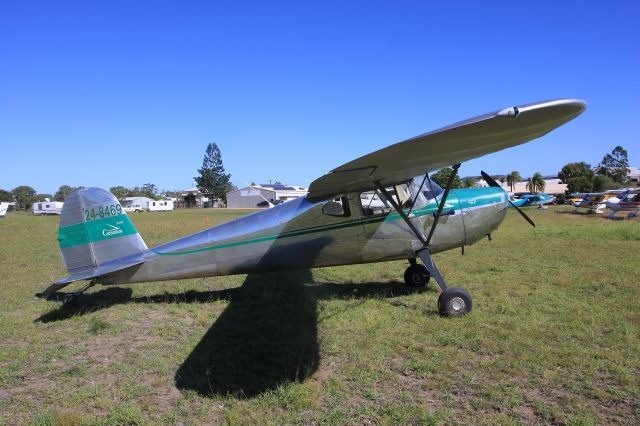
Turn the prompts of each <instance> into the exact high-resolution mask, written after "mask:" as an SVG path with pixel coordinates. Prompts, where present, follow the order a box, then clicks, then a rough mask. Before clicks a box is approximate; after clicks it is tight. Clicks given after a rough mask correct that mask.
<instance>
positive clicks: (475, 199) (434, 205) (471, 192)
mask: <svg viewBox="0 0 640 426" xmlns="http://www.w3.org/2000/svg"><path fill="white" fill-rule="evenodd" d="M503 193H504V191H502V190H500V189H498V190H496V189H494V188H466V189H459V190H456V195H458V199H459V200H460V204H458V203H456V202H453V203H449V202H447V203H445V207H444V209H443V213H446V212H450V211H452V210H453V211H460V208H456V207H458V206H460V205H461V206H462V208H478V207H482V206H486V205H490V204H495V203H496V202H501V201H502V198H501V197H496V195H500V194H503ZM460 195H462V196H460ZM439 202H440V199H435V200H432V201H431V202H430V203H429V204H428V205H427V206H425V207H423V208H421V209H417V210H413V211H412V212H411V213H412V215H415V216H416V217H421V216H424V215H428V214H433V213H436V212H437V211H438V203H439ZM452 205H453V207H452ZM404 211H405V213H406V212H408V210H404ZM401 218H402V217H401V216H400V214H399V213H397V212H393V213H389V214H388V215H386V216H374V217H364V218H360V219H353V220H348V221H344V222H339V223H332V224H327V225H319V226H312V227H308V228H301V229H296V230H292V231H286V232H281V233H278V234H272V235H265V236H263V237H256V238H252V239H248V240H244V241H236V242H233V243H227V244H220V245H214V246H209V247H202V248H198V249H192V250H182V251H173V252H159V251H156V250H155V249H150V251H152V252H153V253H155V254H158V255H161V256H177V255H183V254H191V253H198V252H202V251H209V250H219V249H224V248H230V247H238V246H243V245H247V244H254V243H262V242H266V241H274V240H278V239H281V238H288V237H297V236H300V235H306V234H313V233H316V232H324V231H331V230H334V229H342V228H348V227H352V226H359V225H368V224H371V223H377V222H387V221H394V220H398V219H401Z"/></svg>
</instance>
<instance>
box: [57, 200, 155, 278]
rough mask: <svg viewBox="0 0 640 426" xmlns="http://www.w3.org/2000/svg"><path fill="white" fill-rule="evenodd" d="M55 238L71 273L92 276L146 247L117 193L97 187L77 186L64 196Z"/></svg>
mask: <svg viewBox="0 0 640 426" xmlns="http://www.w3.org/2000/svg"><path fill="white" fill-rule="evenodd" d="M58 241H59V243H60V251H61V252H62V258H63V260H64V264H65V266H66V268H67V270H68V271H69V274H71V276H72V277H74V276H78V277H80V276H91V275H93V276H95V275H96V274H98V273H99V271H100V270H104V269H107V268H103V267H104V266H106V265H109V264H113V263H120V262H121V261H122V262H123V263H125V262H128V261H131V260H132V259H136V258H141V255H142V254H143V253H144V252H145V251H146V250H147V245H146V244H145V243H144V241H143V240H142V238H141V237H140V234H138V231H137V230H136V228H135V226H134V225H133V223H132V222H131V220H130V219H129V217H128V216H127V213H125V211H124V210H123V209H122V206H121V205H120V203H119V202H118V200H117V199H116V197H114V196H113V194H111V193H110V192H108V191H105V190H104V189H100V188H86V189H80V190H78V191H75V192H73V193H71V194H69V196H67V198H66V200H65V202H64V206H63V208H62V215H61V217H60V228H59V233H58ZM114 266H115V265H114ZM72 277H70V278H72ZM81 279H83V278H81Z"/></svg>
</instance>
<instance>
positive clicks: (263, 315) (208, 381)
mask: <svg viewBox="0 0 640 426" xmlns="http://www.w3.org/2000/svg"><path fill="white" fill-rule="evenodd" d="M415 291H419V290H415V289H410V288H408V287H406V286H404V285H403V284H400V283H397V282H391V283H381V282H372V283H362V284H336V283H316V282H314V280H313V276H312V273H311V270H309V269H304V270H298V271H290V272H272V273H260V274H258V273H256V274H249V275H247V277H246V279H245V281H244V283H243V284H242V286H240V287H237V288H231V289H223V290H211V291H187V292H184V293H180V294H158V295H153V296H140V297H132V294H133V291H132V290H131V289H130V288H123V287H108V288H105V289H104V290H101V291H98V292H94V293H90V294H83V295H81V296H80V297H79V299H78V300H77V303H76V304H74V305H72V306H69V307H62V306H61V307H59V308H57V309H54V310H52V311H50V312H48V313H46V314H44V315H42V316H41V317H40V318H38V319H37V320H36V321H38V322H52V321H61V320H65V319H68V318H71V317H73V316H77V315H85V314H89V313H92V312H96V311H98V310H101V309H105V308H109V307H110V306H113V305H117V304H127V303H160V304H162V303H203V302H212V301H216V300H226V301H228V302H229V303H228V305H227V307H226V308H225V310H224V311H223V312H222V314H221V315H220V316H219V317H218V318H217V319H216V321H215V322H214V323H213V325H212V326H211V327H210V328H209V330H208V331H207V332H206V333H205V335H204V336H203V337H202V338H201V340H200V342H198V344H197V345H196V346H195V347H194V348H193V350H192V352H191V353H190V354H189V356H188V357H187V359H186V360H185V361H184V362H183V363H182V365H181V366H180V367H179V368H178V370H177V372H176V374H175V383H176V386H177V387H178V389H180V390H182V391H187V390H191V391H195V392H197V393H198V394H201V395H215V394H218V395H226V394H232V395H236V396H239V397H245V398H250V397H253V396H255V395H259V394H261V393H263V392H264V391H267V390H269V389H274V388H276V387H278V386H279V385H281V384H283V383H287V382H292V381H298V382H302V381H304V380H305V379H306V378H307V377H308V376H309V375H311V374H313V373H314V372H315V371H316V370H317V368H318V362H319V347H318V336H317V323H318V309H317V307H318V306H317V305H318V301H319V300H323V299H336V298H337V299H347V300H351V299H353V300H362V301H364V300H366V299H369V298H394V297H397V296H402V295H406V294H410V293H412V292H415ZM350 307H353V305H350ZM346 309H349V308H346Z"/></svg>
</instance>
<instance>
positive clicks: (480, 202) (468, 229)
mask: <svg viewBox="0 0 640 426" xmlns="http://www.w3.org/2000/svg"><path fill="white" fill-rule="evenodd" d="M456 192H457V195H458V199H459V201H460V207H461V208H462V217H463V221H464V232H465V244H467V245H469V244H473V243H475V242H476V241H478V240H480V239H481V238H484V237H485V236H486V235H487V234H489V233H491V232H492V231H494V230H495V229H496V228H497V227H498V226H499V225H500V223H502V221H503V220H504V218H505V215H506V213H507V193H506V192H505V191H503V190H502V189H501V188H471V189H459V190H457V191H456Z"/></svg>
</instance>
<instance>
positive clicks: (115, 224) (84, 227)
mask: <svg viewBox="0 0 640 426" xmlns="http://www.w3.org/2000/svg"><path fill="white" fill-rule="evenodd" d="M137 233H138V231H136V228H135V226H133V223H131V220H130V219H129V217H128V216H127V215H126V214H119V215H116V216H111V217H105V218H102V219H95V220H90V221H88V222H81V223H76V224H73V225H69V226H65V227H63V228H60V229H59V231H58V241H59V243H60V248H61V249H63V248H67V247H74V246H79V245H82V244H89V243H95V242H98V241H105V240H111V239H113V238H118V237H124V236H127V235H133V234H137Z"/></svg>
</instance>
